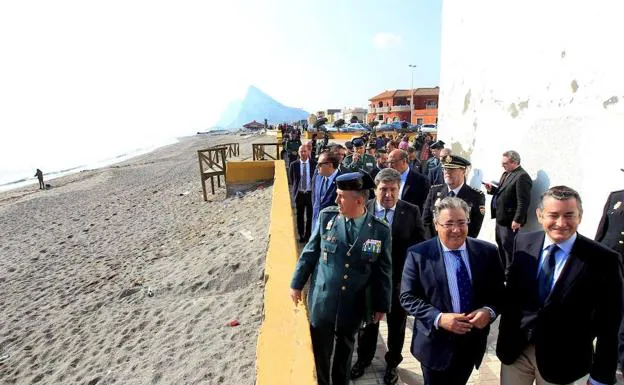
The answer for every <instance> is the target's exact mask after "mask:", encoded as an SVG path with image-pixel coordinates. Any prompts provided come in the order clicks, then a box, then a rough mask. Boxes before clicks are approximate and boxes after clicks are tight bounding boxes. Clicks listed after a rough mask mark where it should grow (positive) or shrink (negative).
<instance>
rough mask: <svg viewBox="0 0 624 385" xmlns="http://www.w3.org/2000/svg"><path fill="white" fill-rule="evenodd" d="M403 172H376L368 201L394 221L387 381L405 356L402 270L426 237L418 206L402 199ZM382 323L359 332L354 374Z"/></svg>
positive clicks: (362, 366)
mask: <svg viewBox="0 0 624 385" xmlns="http://www.w3.org/2000/svg"><path fill="white" fill-rule="evenodd" d="M400 185H401V174H400V173H399V172H398V171H396V170H394V169H392V168H384V169H382V170H381V171H379V173H377V175H376V176H375V199H373V200H370V201H369V202H368V205H367V210H368V212H369V213H374V215H375V216H376V217H377V218H380V219H384V220H385V221H386V222H388V224H389V225H390V229H391V235H392V254H391V255H392V283H393V284H392V288H393V290H392V306H391V311H390V313H388V315H387V321H388V341H387V342H388V343H387V345H388V352H387V353H386V356H385V359H386V365H387V366H386V372H385V375H384V383H385V384H395V383H396V382H397V381H398V376H397V371H396V368H397V366H398V365H399V363H401V361H402V360H403V356H402V355H401V351H402V350H403V342H404V341H405V323H406V319H407V314H406V313H405V310H404V309H403V308H402V307H401V304H400V303H399V288H400V285H401V274H402V272H403V265H404V263H405V251H406V250H407V248H408V247H410V246H412V245H415V244H417V243H419V242H422V241H424V239H425V237H424V236H425V235H424V232H425V230H424V227H423V223H422V219H421V217H420V210H419V209H418V206H416V205H413V204H411V203H408V202H405V201H402V200H400V199H399V188H400ZM378 334H379V323H369V324H367V325H366V326H365V327H364V328H363V329H362V330H360V333H359V335H358V360H357V362H356V363H355V365H354V366H353V368H352V369H351V378H352V379H355V378H359V377H361V376H362V375H363V374H364V370H365V369H366V368H367V367H368V366H369V365H370V364H371V361H372V359H373V357H374V356H375V349H376V346H377V336H378Z"/></svg>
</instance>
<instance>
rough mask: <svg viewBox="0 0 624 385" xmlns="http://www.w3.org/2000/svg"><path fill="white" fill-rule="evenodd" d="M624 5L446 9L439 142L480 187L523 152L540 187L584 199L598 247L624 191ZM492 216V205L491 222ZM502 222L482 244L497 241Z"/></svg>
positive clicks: (448, 1) (587, 224)
mask: <svg viewBox="0 0 624 385" xmlns="http://www.w3.org/2000/svg"><path fill="white" fill-rule="evenodd" d="M621 8H622V5H621V4H620V3H619V2H614V1H607V0H597V1H594V2H591V3H587V2H580V1H579V2H576V1H561V0H552V1H537V0H526V1H521V2H520V1H493V0H491V1H476V2H475V1H462V0H445V1H444V2H443V10H442V49H441V55H442V57H441V75H440V76H441V78H440V90H441V91H440V107H439V125H438V136H439V138H440V139H442V140H444V141H446V142H450V143H452V147H453V150H454V151H455V152H457V153H463V154H464V155H466V156H468V157H469V159H471V160H472V163H473V167H474V169H473V172H472V173H471V175H470V176H469V179H470V181H471V185H473V187H480V183H479V182H480V181H481V180H485V181H490V180H498V178H499V177H500V175H501V173H502V171H503V170H502V168H501V166H500V159H501V154H502V152H503V151H505V150H509V149H514V150H516V151H518V152H519V153H520V155H521V157H522V166H523V167H524V168H525V169H526V170H527V171H528V172H529V173H530V175H531V176H532V178H533V180H534V188H533V198H534V199H533V204H532V208H531V213H530V218H531V219H532V220H531V222H530V223H529V226H528V228H529V229H535V228H537V226H538V224H537V223H536V221H535V219H534V218H535V215H534V214H533V213H534V207H535V202H536V201H537V198H538V197H539V194H540V193H541V192H542V191H544V190H545V189H547V188H548V187H549V186H555V185H560V184H565V185H568V186H570V187H573V188H575V189H577V190H578V191H579V192H580V194H581V197H582V199H583V207H584V211H585V214H584V217H583V222H582V223H581V226H580V227H579V231H580V232H581V233H583V234H585V235H587V236H590V237H592V238H593V236H594V235H595V230H596V227H597V224H598V221H599V219H600V215H601V213H602V208H603V205H604V203H605V200H606V198H607V196H608V193H609V192H610V191H612V190H619V189H622V188H624V173H622V172H621V171H620V167H624V159H622V157H621V153H620V152H621V151H622V150H624V149H623V146H622V143H624V129H623V128H624V54H623V53H622V50H621V49H620V48H619V47H620V45H621V40H622V39H621V38H622V37H623V36H624V34H623V32H622V27H621V20H620V15H621V12H619V11H620V9H621ZM486 216H487V217H489V216H490V212H489V199H488V212H487V213H486ZM493 227H494V224H493V222H488V221H487V220H486V221H485V222H484V224H483V229H482V231H481V234H480V238H484V239H490V240H493V239H494V236H493Z"/></svg>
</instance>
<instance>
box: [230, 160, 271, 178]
mask: <svg viewBox="0 0 624 385" xmlns="http://www.w3.org/2000/svg"><path fill="white" fill-rule="evenodd" d="M274 176H275V165H274V164H273V161H268V160H259V161H254V162H230V161H228V162H227V164H226V167H225V183H226V184H230V183H251V182H258V181H262V180H272V179H273V178H274Z"/></svg>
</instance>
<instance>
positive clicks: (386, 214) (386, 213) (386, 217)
mask: <svg viewBox="0 0 624 385" xmlns="http://www.w3.org/2000/svg"><path fill="white" fill-rule="evenodd" d="M388 211H390V210H388V209H384V217H383V219H384V221H386V222H388ZM388 223H390V222H388Z"/></svg>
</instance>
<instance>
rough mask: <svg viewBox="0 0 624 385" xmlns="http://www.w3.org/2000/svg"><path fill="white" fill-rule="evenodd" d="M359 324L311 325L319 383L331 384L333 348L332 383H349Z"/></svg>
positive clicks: (321, 384)
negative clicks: (332, 355)
mask: <svg viewBox="0 0 624 385" xmlns="http://www.w3.org/2000/svg"><path fill="white" fill-rule="evenodd" d="M358 326H359V325H354V326H336V325H334V324H325V325H321V326H317V327H314V326H311V325H310V335H311V337H312V350H313V352H314V361H315V362H316V379H317V381H318V384H319V385H329V377H330V373H329V367H330V363H331V354H332V350H334V361H333V363H332V365H331V379H332V384H333V385H347V384H349V373H350V372H351V358H352V357H353V344H354V343H355V333H357V330H358ZM334 345H335V349H334Z"/></svg>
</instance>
